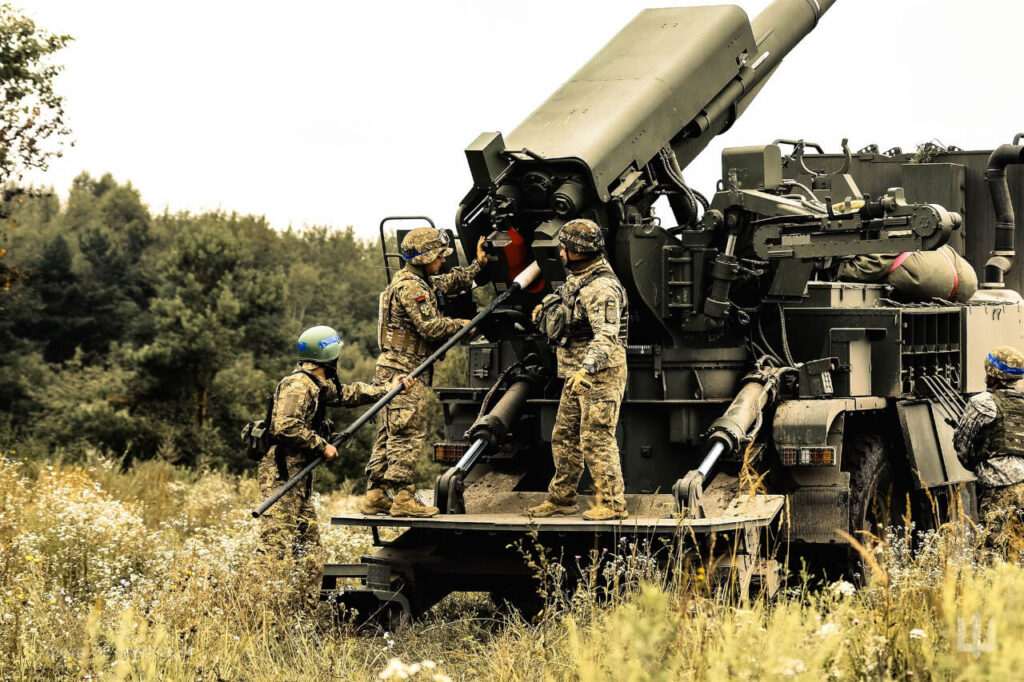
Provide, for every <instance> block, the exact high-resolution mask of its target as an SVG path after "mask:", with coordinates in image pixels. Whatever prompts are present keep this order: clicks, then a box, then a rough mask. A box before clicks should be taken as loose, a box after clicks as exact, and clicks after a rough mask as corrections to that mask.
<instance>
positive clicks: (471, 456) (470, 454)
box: [455, 438, 487, 471]
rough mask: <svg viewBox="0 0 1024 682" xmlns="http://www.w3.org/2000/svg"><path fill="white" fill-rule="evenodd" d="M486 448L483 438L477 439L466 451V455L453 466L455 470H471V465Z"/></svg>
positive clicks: (485, 441)
mask: <svg viewBox="0 0 1024 682" xmlns="http://www.w3.org/2000/svg"><path fill="white" fill-rule="evenodd" d="M486 447H487V440H486V439H484V438H477V439H476V440H475V441H473V444H472V445H470V446H469V449H468V450H466V454H464V455H463V456H462V459H460V460H459V463H458V464H456V465H455V468H456V469H458V470H459V471H469V470H470V469H472V468H473V463H474V462H476V459H477V457H479V456H480V455H481V453H483V451H484V448H486Z"/></svg>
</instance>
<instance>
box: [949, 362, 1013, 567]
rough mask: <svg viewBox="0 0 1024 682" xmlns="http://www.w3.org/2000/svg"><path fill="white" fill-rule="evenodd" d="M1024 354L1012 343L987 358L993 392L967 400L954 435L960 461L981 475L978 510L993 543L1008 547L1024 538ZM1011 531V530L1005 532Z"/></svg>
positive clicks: (990, 390) (986, 370) (991, 390)
mask: <svg viewBox="0 0 1024 682" xmlns="http://www.w3.org/2000/svg"><path fill="white" fill-rule="evenodd" d="M1022 377H1024V355H1021V353H1020V352H1019V351H1017V350H1016V349H1014V348H1011V347H1009V346H1000V347H999V348H996V349H995V350H993V351H992V352H991V353H989V354H988V357H986V358H985V383H986V385H987V387H988V390H987V391H983V392H981V393H978V394H977V395H975V396H974V397H972V398H971V400H970V402H968V403H967V409H966V410H964V414H963V417H962V418H961V420H960V424H959V425H958V426H957V429H956V432H955V433H954V435H953V445H954V447H955V448H956V453H957V456H958V457H959V459H960V462H961V463H962V464H963V465H964V466H965V467H967V468H968V469H972V470H973V471H974V475H975V476H976V477H977V479H978V484H977V485H978V511H979V513H980V515H981V518H982V520H983V521H984V522H985V526H986V529H987V531H988V544H989V546H990V547H993V548H998V549H1004V550H1005V548H1006V544H1007V541H1008V540H1009V539H1011V538H1012V536H1013V535H1017V536H1019V537H1024V524H1022V523H1021V517H1020V515H1019V514H1020V512H1021V511H1022V510H1024V394H1021V393H1019V392H1018V391H1017V390H1016V387H1017V382H1018V381H1020V379H1021V378H1022ZM1004 531H1008V532H1004Z"/></svg>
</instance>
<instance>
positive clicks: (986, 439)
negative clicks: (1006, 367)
mask: <svg viewBox="0 0 1024 682" xmlns="http://www.w3.org/2000/svg"><path fill="white" fill-rule="evenodd" d="M998 416H999V408H998V407H997V406H996V401H995V399H993V398H992V394H991V393H989V392H988V391H984V392H982V393H978V394H977V395H975V396H973V397H972V398H971V399H970V401H969V402H968V403H967V409H965V410H964V414H963V417H961V418H960V423H959V425H957V427H956V431H955V432H954V433H953V447H954V448H955V449H956V455H957V458H958V459H959V460H960V463H961V464H963V465H964V466H965V467H966V468H968V469H971V470H972V471H973V472H974V475H975V476H976V477H977V478H978V483H979V484H980V485H982V486H984V487H986V488H1002V487H1004V486H1008V485H1013V484H1014V483H1021V482H1022V481H1024V459H1021V458H1020V457H1006V456H1002V455H1001V454H1000V453H995V452H991V447H990V440H991V438H990V436H991V435H992V434H991V433H990V432H991V427H992V425H993V423H994V422H995V421H996V418H997V417H998Z"/></svg>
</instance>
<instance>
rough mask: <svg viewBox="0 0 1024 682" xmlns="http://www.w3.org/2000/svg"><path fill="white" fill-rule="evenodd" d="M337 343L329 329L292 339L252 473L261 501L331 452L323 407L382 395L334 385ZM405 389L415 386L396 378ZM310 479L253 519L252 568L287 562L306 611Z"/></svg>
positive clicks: (312, 551) (312, 533)
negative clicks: (290, 361)
mask: <svg viewBox="0 0 1024 682" xmlns="http://www.w3.org/2000/svg"><path fill="white" fill-rule="evenodd" d="M341 345H342V342H341V338H340V337H339V336H338V332H336V331H334V330H333V329H331V328H330V327H326V326H317V327H311V328H310V329H307V330H306V331H304V332H302V335H301V336H300V337H299V340H298V351H299V363H298V365H297V366H296V368H295V370H294V371H293V372H292V373H291V374H289V375H288V376H286V377H285V378H284V379H282V380H281V383H279V384H278V386H277V390H276V391H275V392H274V407H273V411H272V413H271V419H270V435H271V438H272V439H273V441H274V443H275V445H273V446H272V447H271V448H270V450H269V451H268V452H267V454H266V455H265V456H264V457H263V459H262V460H260V463H259V467H258V469H257V476H258V478H259V484H260V493H261V494H262V495H263V497H267V496H269V495H270V494H271V493H273V492H274V491H275V490H277V488H279V487H281V485H283V484H284V483H285V482H286V481H287V480H288V479H290V478H291V477H292V476H294V475H295V474H297V473H298V472H299V470H301V469H302V467H304V466H305V465H306V464H308V463H309V461H310V460H311V459H313V457H315V456H316V455H320V454H322V455H323V456H324V457H325V458H326V459H327V461H331V460H333V459H335V458H336V457H337V456H338V450H337V449H336V448H335V447H334V446H333V445H331V444H330V443H328V442H327V440H326V439H325V436H326V435H329V434H327V433H325V431H327V430H329V429H324V428H323V427H324V422H325V416H324V413H325V410H326V408H327V407H328V406H334V405H343V406H347V407H354V406H356V405H363V404H366V403H371V402H374V401H376V400H379V399H380V398H381V397H383V396H384V394H385V393H387V392H388V390H389V388H390V387H389V386H387V385H385V384H364V383H358V382H357V383H352V384H346V385H341V384H339V383H338V376H337V370H336V365H335V363H336V362H337V360H338V352H339V351H340V350H341ZM398 379H399V380H401V381H402V382H403V383H404V384H405V386H406V389H407V390H408V388H409V387H410V386H413V385H415V384H414V383H413V382H412V381H411V380H409V379H407V378H405V377H399V378H398ZM312 489H313V474H310V475H309V477H308V478H307V479H306V482H305V485H302V484H299V485H297V486H295V487H294V488H292V489H291V490H290V491H288V492H287V493H286V494H285V495H284V497H282V498H281V499H280V500H279V501H278V502H277V504H276V505H275V506H274V507H272V508H271V509H270V510H269V511H268V512H267V513H265V514H264V515H263V516H262V517H260V538H259V544H258V545H257V548H256V557H255V558H254V566H253V569H254V570H255V571H257V572H259V571H262V572H263V573H264V575H268V574H269V573H268V571H267V569H269V568H270V567H271V566H272V565H273V564H274V563H280V562H282V561H287V562H289V563H292V564H294V566H295V570H296V571H297V574H298V575H297V577H298V580H297V581H296V584H295V585H294V589H295V590H296V591H297V592H298V594H299V596H300V597H301V598H302V599H303V600H304V602H305V604H306V606H307V607H310V608H311V607H314V606H315V605H316V603H317V601H318V599H319V594H320V576H321V573H322V572H323V562H324V551H323V547H322V546H321V544H320V531H319V529H318V527H317V521H316V510H315V509H314V508H313V502H312V499H311V497H312Z"/></svg>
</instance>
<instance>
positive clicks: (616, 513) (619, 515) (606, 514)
mask: <svg viewBox="0 0 1024 682" xmlns="http://www.w3.org/2000/svg"><path fill="white" fill-rule="evenodd" d="M583 518H585V519H586V520H587V521H609V520H611V519H625V518H629V512H627V511H626V510H625V509H621V510H617V509H612V508H611V507H606V506H604V505H603V504H599V505H597V506H596V507H593V508H592V509H588V510H587V511H585V512H583Z"/></svg>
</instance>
